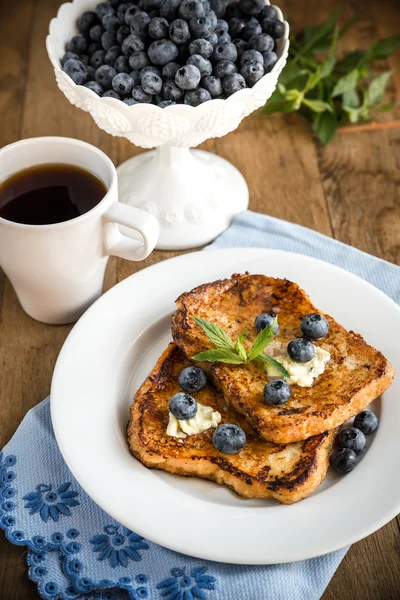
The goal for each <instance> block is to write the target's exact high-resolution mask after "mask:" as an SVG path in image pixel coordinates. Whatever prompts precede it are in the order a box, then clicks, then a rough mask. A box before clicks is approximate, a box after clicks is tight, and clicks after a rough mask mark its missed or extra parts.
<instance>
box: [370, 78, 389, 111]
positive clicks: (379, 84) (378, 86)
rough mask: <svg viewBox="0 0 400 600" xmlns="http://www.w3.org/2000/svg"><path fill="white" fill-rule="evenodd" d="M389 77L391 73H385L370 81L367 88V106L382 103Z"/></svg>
mask: <svg viewBox="0 0 400 600" xmlns="http://www.w3.org/2000/svg"><path fill="white" fill-rule="evenodd" d="M391 76H392V71H386V73H382V75H379V77H376V78H375V79H373V80H372V81H371V83H370V84H369V86H368V104H369V105H370V106H372V105H373V104H377V103H378V102H382V100H383V96H384V95H385V90H386V86H387V84H388V83H389V80H390V77H391Z"/></svg>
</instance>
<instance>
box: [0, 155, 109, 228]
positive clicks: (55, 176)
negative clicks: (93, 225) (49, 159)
mask: <svg viewBox="0 0 400 600" xmlns="http://www.w3.org/2000/svg"><path fill="white" fill-rule="evenodd" d="M106 193H107V188H106V186H105V185H104V183H103V182H102V181H101V180H100V179H99V178H98V177H96V176H95V175H93V174H92V173H90V172H89V171H85V170H84V169H81V168H79V167H75V166H74V165H66V164H43V165H35V166H33V167H30V168H29V169H24V170H23V171H19V172H18V173H15V174H14V175H12V176H11V177H9V178H8V179H6V180H5V181H3V182H2V183H0V217H2V218H3V219H7V220H8V221H14V222H15V223H22V224H25V225H51V224H52V223H62V222H64V221H69V220H71V219H75V218H76V217H79V216H80V215H83V214H85V213H87V212H88V211H89V210H91V209H92V208H94V207H95V206H96V205H97V204H98V203H99V202H100V201H101V200H102V199H103V198H104V196H105V195H106Z"/></svg>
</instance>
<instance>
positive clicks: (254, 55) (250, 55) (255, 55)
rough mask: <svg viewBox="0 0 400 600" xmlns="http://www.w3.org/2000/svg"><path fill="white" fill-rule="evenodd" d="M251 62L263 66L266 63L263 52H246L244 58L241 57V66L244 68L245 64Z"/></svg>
mask: <svg viewBox="0 0 400 600" xmlns="http://www.w3.org/2000/svg"><path fill="white" fill-rule="evenodd" d="M249 60H256V61H258V62H260V63H261V64H263V63H264V59H263V56H262V54H261V52H258V50H246V51H245V52H243V54H242V56H241V57H240V65H241V66H243V65H244V63H246V62H247V61H249Z"/></svg>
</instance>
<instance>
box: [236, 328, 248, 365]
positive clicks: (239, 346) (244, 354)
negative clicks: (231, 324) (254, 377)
mask: <svg viewBox="0 0 400 600" xmlns="http://www.w3.org/2000/svg"><path fill="white" fill-rule="evenodd" d="M246 337H247V333H242V335H240V336H239V337H238V339H237V342H236V344H235V350H236V353H237V354H238V355H239V356H240V358H242V359H243V362H247V352H246V348H245V347H244V346H243V342H244V340H245V339H246Z"/></svg>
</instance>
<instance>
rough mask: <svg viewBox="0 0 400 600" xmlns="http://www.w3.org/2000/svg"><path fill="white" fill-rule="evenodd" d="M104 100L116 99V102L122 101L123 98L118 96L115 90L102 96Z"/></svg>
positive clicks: (108, 91)
mask: <svg viewBox="0 0 400 600" xmlns="http://www.w3.org/2000/svg"><path fill="white" fill-rule="evenodd" d="M102 98H115V100H121V96H120V95H119V94H117V92H114V90H107V91H106V92H104V94H103V95H102Z"/></svg>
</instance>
